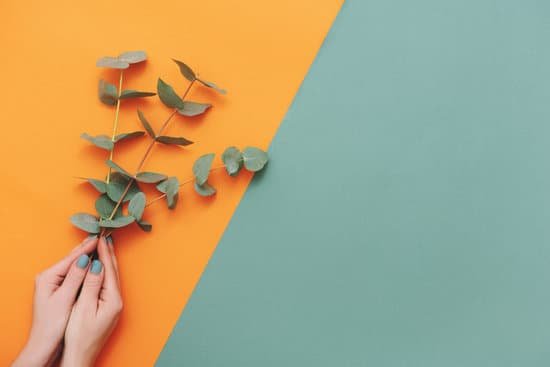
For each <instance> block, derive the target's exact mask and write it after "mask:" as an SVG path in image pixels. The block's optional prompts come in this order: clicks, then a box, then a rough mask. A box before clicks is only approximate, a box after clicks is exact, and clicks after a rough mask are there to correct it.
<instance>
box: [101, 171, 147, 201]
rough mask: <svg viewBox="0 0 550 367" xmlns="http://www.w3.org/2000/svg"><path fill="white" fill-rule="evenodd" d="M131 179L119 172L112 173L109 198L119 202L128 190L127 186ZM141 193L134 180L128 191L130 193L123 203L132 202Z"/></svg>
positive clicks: (108, 188) (108, 189) (108, 192)
mask: <svg viewBox="0 0 550 367" xmlns="http://www.w3.org/2000/svg"><path fill="white" fill-rule="evenodd" d="M130 180H131V179H130V178H129V177H127V176H124V175H123V174H121V173H119V172H113V173H111V181H110V182H109V184H108V185H107V195H109V198H110V199H111V200H113V201H117V202H118V201H119V200H120V197H121V196H122V194H123V193H124V190H125V189H126V186H127V185H128V183H129V182H130ZM139 192H141V190H140V189H139V186H138V185H137V184H136V182H135V181H134V180H132V183H131V184H130V188H129V189H128V192H127V193H126V195H125V196H124V200H123V202H124V203H125V202H127V201H130V200H131V199H132V198H133V197H134V195H136V194H137V193H139Z"/></svg>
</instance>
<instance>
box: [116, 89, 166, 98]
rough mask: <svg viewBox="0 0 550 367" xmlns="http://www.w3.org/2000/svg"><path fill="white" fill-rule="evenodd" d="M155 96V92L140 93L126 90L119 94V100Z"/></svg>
mask: <svg viewBox="0 0 550 367" xmlns="http://www.w3.org/2000/svg"><path fill="white" fill-rule="evenodd" d="M156 95H157V94H156V93H155V92H141V91H138V90H133V89H127V90H123V91H122V93H120V97H119V99H128V98H143V97H152V96H156Z"/></svg>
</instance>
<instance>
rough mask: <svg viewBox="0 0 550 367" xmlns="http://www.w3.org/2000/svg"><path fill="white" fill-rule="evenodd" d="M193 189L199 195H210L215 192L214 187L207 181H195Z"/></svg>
mask: <svg viewBox="0 0 550 367" xmlns="http://www.w3.org/2000/svg"><path fill="white" fill-rule="evenodd" d="M195 191H196V192H197V194H199V195H200V196H212V195H214V194H215V193H216V189H215V188H214V187H212V186H211V185H210V184H209V183H208V182H205V183H203V184H202V185H199V184H198V183H197V182H195Z"/></svg>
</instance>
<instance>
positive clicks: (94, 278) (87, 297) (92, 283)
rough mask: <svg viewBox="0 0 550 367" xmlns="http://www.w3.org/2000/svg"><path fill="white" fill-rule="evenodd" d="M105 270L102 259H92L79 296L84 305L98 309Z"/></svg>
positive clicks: (79, 300) (79, 301)
mask: <svg viewBox="0 0 550 367" xmlns="http://www.w3.org/2000/svg"><path fill="white" fill-rule="evenodd" d="M104 274H105V272H104V271H103V264H102V263H101V261H100V260H97V259H96V260H94V261H92V265H91V266H90V268H89V270H88V273H87V274H86V278H84V283H83V284H82V290H81V291H80V296H79V298H78V303H80V304H82V305H83V306H84V307H91V308H93V309H94V310H95V309H97V304H98V300H99V292H100V291H101V287H102V285H103V277H104Z"/></svg>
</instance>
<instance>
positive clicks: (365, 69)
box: [157, 0, 550, 367]
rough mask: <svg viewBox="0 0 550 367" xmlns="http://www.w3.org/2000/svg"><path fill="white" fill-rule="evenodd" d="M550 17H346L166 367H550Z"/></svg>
mask: <svg viewBox="0 0 550 367" xmlns="http://www.w3.org/2000/svg"><path fill="white" fill-rule="evenodd" d="M312 11H314V10H312ZM549 19H550V2H548V1H534V0H523V1H517V0H516V1H511V0H500V1H496V0H492V1H489V0H475V1H474V0H461V1H458V0H455V1H442V0H418V1H410V0H409V1H407V0H393V1H392V0H379V1H367V0H348V1H347V2H346V3H345V4H344V6H343V8H342V10H341V13H340V14H339V16H338V18H337V20H336V22H335V24H334V26H333V29H332V30H331V32H330V34H329V35H328V37H327V39H326V41H325V44H324V46H323V48H322V49H321V51H320V52H319V55H318V57H317V59H316V61H315V63H314V64H313V66H312V68H311V70H310V72H309V74H308V75H307V78H306V80H305V82H304V83H303V85H302V87H301V89H300V91H299V93H298V94H297V96H296V98H295V101H294V102H293V105H292V106H291V108H290V110H289V111H288V114H287V116H286V118H285V120H284V121H283V123H282V125H281V128H280V130H279V131H278V133H277V135H276V137H275V139H274V141H273V143H272V146H271V148H270V155H271V159H272V160H271V162H270V163H269V166H268V168H267V170H266V171H265V172H264V173H263V174H261V175H259V176H257V177H256V178H255V179H254V181H253V182H252V184H251V186H250V188H249V190H248V192H247V193H246V195H245V197H244V199H243V201H242V202H241V204H240V206H239V207H238V209H237V211H236V213H235V215H234V217H233V219H232V221H231V223H230V225H229V227H228V228H227V230H226V232H225V234H224V236H223V239H222V240H221V242H220V243H219V245H218V248H217V250H216V252H215V254H214V256H213V258H212V260H211V261H210V263H209V265H208V267H207V269H206V271H205V273H204V275H203V277H202V279H201V281H200V283H199V285H198V286H197V288H196V291H195V292H194V294H193V296H192V298H191V300H190V302H189V304H188V305H187V307H186V309H185V310H184V312H183V314H182V316H181V319H180V320H179V322H178V324H177V325H176V327H175V329H174V331H173V333H172V336H171V337H170V339H169V341H168V343H167V344H166V347H165V349H164V351H163V352H162V354H161V356H160V357H159V360H158V362H157V365H158V366H174V365H182V366H201V367H209V366H239V367H247V366H251V367H252V366H254V367H258V366H263V367H268V366H377V367H383V366H419V367H420V366H422V367H426V366H434V367H435V366H438V367H440V366H446V367H452V366H469V367H473V366H499V367H503V366H548V365H550V348H549V345H550V266H549V263H550V244H549V241H548V240H549V237H550V227H549V225H548V223H549V220H550V209H549V208H550V206H549V199H550V196H549V195H548V191H549V188H550V171H549V165H548V156H549V154H550V138H549V132H550V131H549V130H550V129H549V127H548V126H549V124H548V122H549V121H550V115H549V110H550V108H549V103H548V101H550V89H549V87H548V80H549V72H550V69H549V67H548V65H550V47H549V40H550V20H549ZM288 56H289V57H292V55H288ZM260 84H261V83H260Z"/></svg>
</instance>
